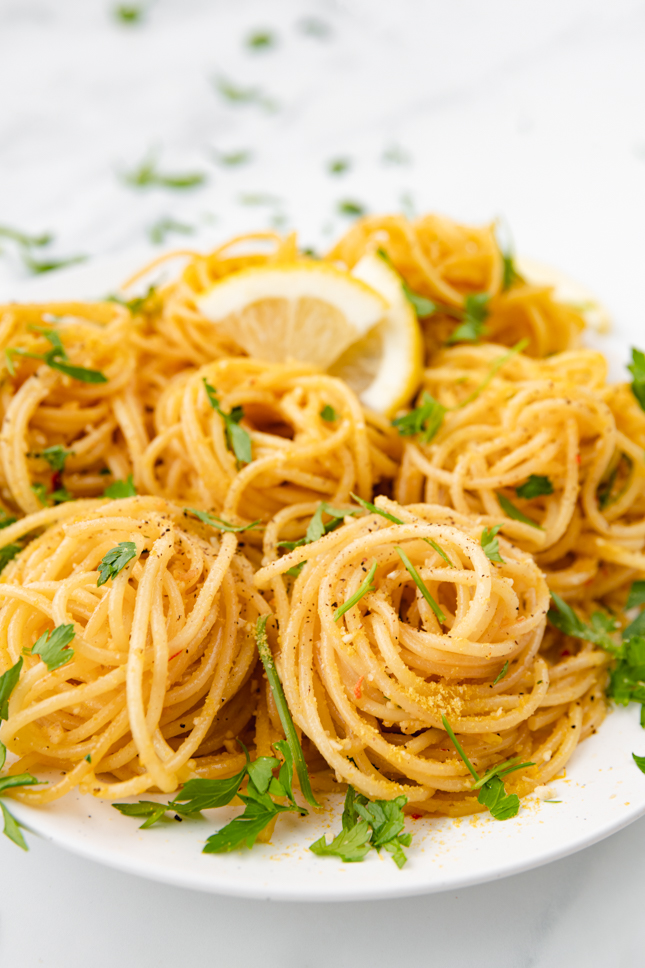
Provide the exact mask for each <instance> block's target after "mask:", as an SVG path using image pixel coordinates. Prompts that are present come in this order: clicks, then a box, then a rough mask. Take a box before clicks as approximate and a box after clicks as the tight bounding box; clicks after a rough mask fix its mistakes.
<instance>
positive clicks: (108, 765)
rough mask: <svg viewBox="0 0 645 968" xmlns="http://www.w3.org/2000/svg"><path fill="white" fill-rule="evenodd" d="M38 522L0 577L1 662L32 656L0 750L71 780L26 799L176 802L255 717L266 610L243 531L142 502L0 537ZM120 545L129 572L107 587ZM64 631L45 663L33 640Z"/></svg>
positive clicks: (48, 517)
mask: <svg viewBox="0 0 645 968" xmlns="http://www.w3.org/2000/svg"><path fill="white" fill-rule="evenodd" d="M41 528H44V531H43V533H42V534H41V535H40V537H37V538H34V539H33V540H32V541H31V542H30V543H29V544H28V545H27V546H26V547H25V548H24V550H23V551H22V552H21V553H20V554H19V555H18V556H17V557H16V558H15V559H14V561H13V562H11V564H10V565H9V566H8V567H7V568H6V569H5V571H4V572H3V575H2V581H1V582H0V600H1V601H2V608H1V609H0V629H1V630H2V631H1V639H0V658H1V662H2V665H4V666H6V667H8V666H10V665H13V664H14V663H16V662H17V661H18V660H19V659H20V657H22V658H23V661H24V668H23V670H22V674H21V678H20V682H19V684H18V685H17V687H16V689H15V690H14V692H13V694H12V697H11V701H10V705H9V718H8V720H7V722H5V723H3V725H2V741H3V742H4V743H5V744H6V746H7V747H8V748H9V749H10V750H11V751H12V752H14V753H16V754H18V755H19V757H20V760H19V761H18V764H17V767H16V768H17V769H20V768H31V767H32V766H33V765H34V764H36V765H39V766H42V767H50V768H56V770H60V769H63V770H65V771H67V772H66V774H65V776H64V777H63V779H57V781H56V782H54V783H53V784H52V785H50V786H47V787H46V788H45V789H44V790H37V791H34V790H31V789H28V790H23V791H17V794H16V795H18V796H20V797H21V798H22V799H24V800H26V801H27V802H31V803H45V802H49V801H51V800H54V799H56V798H57V797H59V796H62V795H63V794H64V793H66V792H67V791H68V790H71V789H72V788H73V787H74V786H76V785H77V784H78V785H79V786H80V788H81V790H82V791H83V792H91V793H93V794H94V795H96V796H100V797H105V798H109V799H115V798H118V797H121V796H131V795H135V796H136V795H137V794H140V793H142V792H143V791H145V790H148V789H151V788H153V789H159V790H162V791H164V792H170V791H173V790H175V789H176V788H177V786H178V784H179V783H180V782H182V781H183V780H185V779H186V778H187V777H188V776H190V775H194V769H193V768H194V766H195V762H196V761H195V760H193V759H192V758H193V757H194V756H195V755H201V756H202V757H205V758H208V757H207V756H206V755H207V754H210V753H214V752H215V751H217V750H218V749H222V754H221V758H222V759H223V760H224V761H226V760H227V757H228V759H230V758H231V757H230V756H229V754H228V752H227V750H226V748H225V743H226V741H227V740H228V739H231V738H232V737H233V736H235V735H237V734H238V733H239V731H240V730H241V729H242V728H243V727H244V725H245V723H246V722H247V721H248V720H249V719H250V718H251V717H252V715H253V711H254V701H253V697H252V694H251V693H252V689H251V683H250V681H249V680H250V676H251V672H252V670H253V668H254V665H255V661H256V651H255V644H254V635H253V629H254V624H255V621H256V619H257V617H258V615H259V614H261V613H262V612H265V611H267V606H266V604H265V602H264V600H263V599H262V597H261V596H260V595H259V594H258V592H257V591H256V590H255V589H254V587H253V584H252V569H251V566H250V564H249V562H248V561H246V559H245V558H244V557H243V556H242V555H240V554H236V540H235V536H234V535H232V534H226V535H224V536H223V537H222V538H219V537H214V536H213V532H212V529H210V528H205V527H203V526H202V525H201V524H199V523H198V522H196V521H193V520H191V519H190V518H188V517H187V516H186V515H185V514H184V512H183V510H182V509H181V508H179V507H177V506H176V505H174V504H172V503H170V502H169V501H166V500H163V499H160V498H156V497H133V498H128V499H125V500H120V501H111V502H107V501H100V502H99V501H93V502H90V501H79V502H76V503H74V504H71V505H70V504H67V505H61V506H60V507H58V508H52V509H49V510H46V511H41V512H40V513H39V514H34V515H31V516H29V517H27V518H24V519H23V520H22V521H20V522H18V523H16V524H14V525H12V526H11V527H10V528H8V529H7V530H6V532H5V534H4V535H3V538H5V537H6V540H10V541H16V540H19V539H20V537H21V536H24V535H26V534H28V533H30V532H33V531H34V530H35V529H41ZM122 543H128V544H126V545H125V548H126V550H127V551H128V554H129V555H130V558H129V559H128V562H127V564H126V565H125V566H124V567H122V568H121V570H120V571H118V574H116V575H114V576H113V577H110V578H109V579H107V580H104V581H102V582H101V578H102V576H101V572H100V570H99V564H100V562H101V561H102V559H103V558H104V556H105V555H106V554H107V553H108V552H110V551H111V549H115V548H116V549H117V550H118V549H119V548H123V547H124V545H123V544H122ZM130 559H131V560H130ZM61 625H62V626H71V627H72V629H73V633H74V636H73V639H72V641H71V645H70V649H71V652H70V659H69V660H68V661H65V653H64V652H63V653H62V656H63V664H60V665H59V666H58V667H53V668H51V669H50V668H49V666H48V664H46V662H45V661H44V660H43V659H42V658H41V656H40V655H38V654H32V653H31V646H32V644H33V643H35V642H36V641H37V640H38V639H39V637H40V636H41V635H42V634H43V633H46V632H47V631H49V630H51V629H52V627H54V628H57V627H58V626H61ZM25 646H26V648H25ZM239 753H240V751H239V750H238V751H237V754H235V753H234V754H233V759H235V758H236V757H237V759H239ZM242 760H243V757H242ZM224 765H226V764H224ZM110 774H111V775H112V776H111V777H110Z"/></svg>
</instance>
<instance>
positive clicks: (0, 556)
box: [0, 544, 22, 572]
mask: <svg viewBox="0 0 645 968" xmlns="http://www.w3.org/2000/svg"><path fill="white" fill-rule="evenodd" d="M21 551H22V547H21V546H20V545H19V544H8V545H5V546H4V548H0V572H2V571H4V569H5V568H6V567H7V565H8V564H9V562H10V561H11V560H12V559H13V558H15V557H16V555H17V554H19V553H20V552H21Z"/></svg>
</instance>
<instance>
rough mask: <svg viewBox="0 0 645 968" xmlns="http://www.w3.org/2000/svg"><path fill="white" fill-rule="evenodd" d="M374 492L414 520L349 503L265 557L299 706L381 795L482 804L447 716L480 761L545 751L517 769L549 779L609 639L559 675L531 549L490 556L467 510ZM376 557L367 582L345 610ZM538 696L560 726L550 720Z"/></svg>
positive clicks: (342, 771) (300, 717)
mask: <svg viewBox="0 0 645 968" xmlns="http://www.w3.org/2000/svg"><path fill="white" fill-rule="evenodd" d="M377 506H378V507H379V508H380V509H381V510H382V511H386V512H387V513H389V514H392V515H394V516H395V517H397V518H398V519H400V520H401V521H403V523H402V524H394V523H392V522H391V521H388V520H387V519H384V518H383V517H382V516H381V515H379V514H370V515H368V516H366V517H363V518H361V519H358V520H351V519H349V518H346V519H345V523H344V524H343V525H342V526H341V527H340V528H338V529H337V530H336V531H333V532H332V533H330V534H328V535H326V536H325V537H323V538H321V539H320V540H319V541H317V542H316V543H315V544H309V545H305V546H303V547H301V548H297V549H295V550H293V551H291V552H290V553H289V554H287V555H285V556H284V557H282V558H277V559H276V560H274V561H273V562H271V563H269V564H267V565H265V567H264V568H263V569H261V570H260V571H259V572H257V573H256V577H255V580H256V583H257V584H259V585H260V587H265V586H268V585H270V586H271V587H272V588H273V590H274V592H275V595H276V605H277V614H278V618H279V625H280V641H281V652H280V659H279V662H280V669H281V673H282V679H283V682H284V687H285V693H286V695H287V699H288V702H289V706H290V709H291V710H292V713H293V715H294V719H295V720H296V722H297V723H298V725H299V726H300V727H301V728H302V729H303V731H304V732H305V733H306V734H307V736H308V737H309V738H310V740H312V742H313V743H314V744H315V746H316V748H317V749H318V751H319V752H320V753H321V754H322V756H323V757H324V759H325V760H326V761H327V763H328V764H329V765H330V767H331V768H332V770H333V771H335V774H336V778H337V779H338V780H343V781H345V782H348V783H351V784H352V785H353V786H354V787H355V788H356V789H358V790H360V791H361V792H362V793H364V794H365V795H367V796H370V797H379V796H385V797H388V798H391V797H395V796H398V795H399V794H402V793H403V794H405V795H406V796H407V797H408V798H409V799H410V800H411V801H414V802H416V803H417V804H419V803H420V804H422V805H423V806H424V808H425V809H428V810H440V811H442V812H470V811H471V810H472V809H473V808H474V809H477V804H476V801H475V798H474V796H473V795H469V794H468V793H467V791H468V790H469V789H470V786H471V779H470V774H469V773H468V771H467V769H466V767H465V765H464V763H463V762H462V761H461V759H459V758H458V757H456V756H455V755H454V750H452V747H450V748H448V747H449V744H448V741H447V735H446V732H445V731H444V729H443V723H442V717H443V716H446V717H447V718H448V720H449V722H450V725H451V726H452V728H453V729H454V731H455V733H457V734H458V735H460V738H461V739H462V741H463V745H464V747H465V748H466V750H467V752H468V755H469V756H470V757H471V759H472V760H473V762H474V763H475V764H476V768H477V769H481V770H482V771H483V770H485V769H486V768H487V767H488V766H490V765H492V764H493V763H495V762H500V761H502V760H503V759H505V758H507V757H508V756H510V755H512V754H517V755H521V756H522V758H523V759H526V760H531V761H533V762H534V763H535V766H533V767H529V768H527V769H525V770H523V771H518V775H517V776H516V775H515V774H514V775H513V783H514V784H515V786H516V788H518V789H520V788H521V789H523V790H524V792H527V791H528V789H530V788H532V787H533V786H535V785H537V784H538V783H543V782H545V781H546V779H548V778H549V777H551V776H553V775H555V774H556V773H557V772H558V770H559V769H560V767H561V765H562V764H563V763H564V762H566V759H567V758H568V756H570V754H571V750H572V748H573V746H575V744H576V743H577V741H578V739H579V738H580V735H581V732H582V729H583V720H584V719H585V716H586V719H587V721H588V722H591V720H592V719H593V717H595V716H597V715H601V713H599V712H598V710H599V708H600V707H602V701H601V700H600V696H598V700H599V701H598V702H597V703H596V705H595V707H594V705H593V702H591V703H587V705H591V707H592V709H591V710H590V711H588V712H587V711H586V708H583V705H584V704H583V703H581V701H580V700H581V697H583V696H585V695H586V694H588V693H589V692H590V690H591V691H593V690H594V689H596V691H597V688H598V674H599V673H598V670H599V669H602V668H603V667H604V665H605V663H606V656H605V654H604V653H602V652H599V651H598V652H594V651H593V650H590V651H589V655H587V654H586V653H585V656H586V657H585V658H584V659H583V660H581V662H580V663H579V665H580V668H578V667H575V668H574V669H573V671H572V672H568V671H567V667H566V666H565V667H564V668H563V669H562V674H561V675H558V671H557V663H555V668H554V670H553V671H554V672H555V678H554V680H553V685H552V675H553V672H552V671H551V663H550V662H548V661H547V659H546V658H545V657H544V656H543V655H541V654H540V651H539V650H540V645H541V643H542V640H543V636H544V631H545V623H546V613H547V609H548V607H549V592H548V588H547V585H546V582H545V580H544V578H543V576H542V574H541V572H540V569H539V568H538V567H537V565H536V564H535V562H534V561H533V558H532V557H531V555H529V554H527V553H526V552H523V551H521V550H519V549H518V548H515V547H513V546H512V545H511V544H510V543H509V542H507V541H505V540H504V539H501V540H500V541H499V550H500V552H501V554H500V558H501V559H502V560H501V561H500V563H493V561H491V560H490V559H489V558H488V557H487V555H486V553H485V551H484V549H483V548H482V544H481V542H480V537H481V533H482V525H481V523H479V522H478V521H477V519H476V518H474V517H472V516H470V517H467V516H464V515H460V514H456V513H454V512H451V511H449V510H448V509H445V508H441V507H437V506H428V505H418V506H413V507H411V508H403V507H401V506H399V505H397V504H395V503H394V502H391V501H388V500H387V499H385V498H377ZM399 549H400V551H402V552H403V555H404V556H406V557H407V559H408V562H409V564H410V565H411V566H412V568H413V569H415V570H416V573H417V575H418V577H419V579H420V580H421V582H422V583H423V584H424V586H425V589H426V590H427V592H428V593H429V595H430V596H431V598H432V600H433V602H434V605H430V604H429V603H428V600H427V599H426V597H425V596H424V594H423V593H422V592H421V590H420V589H419V587H417V584H416V582H415V580H414V577H413V575H412V573H411V571H410V570H409V569H408V567H407V564H406V563H405V562H404V561H403V556H402V555H400V554H399ZM304 559H306V561H307V564H306V565H305V567H304V568H303V570H302V572H301V573H300V575H299V577H298V578H297V579H296V581H295V583H294V584H293V587H292V589H291V591H290V593H289V594H288V595H287V594H286V593H285V591H284V588H283V590H282V594H281V589H280V584H281V583H282V582H284V578H283V577H282V576H283V575H284V573H285V571H286V570H287V569H288V568H290V567H293V565H294V564H296V563H297V562H298V561H302V560H304ZM374 562H376V570H375V573H374V575H373V578H372V581H371V583H370V587H369V589H368V591H367V593H365V594H364V595H363V596H362V597H361V598H360V600H359V601H358V602H357V604H355V605H354V606H353V607H351V608H349V609H348V610H347V611H345V612H344V614H342V615H341V616H339V614H338V610H339V609H342V607H343V605H344V604H345V603H347V602H348V601H349V600H351V599H352V596H353V595H355V594H356V592H357V591H358V590H359V588H360V587H361V584H362V583H364V581H365V580H366V575H367V574H368V573H369V574H371V573H372V572H371V565H372V564H373V563H374ZM435 606H436V607H435ZM551 641H552V639H551ZM563 704H564V705H563ZM553 707H555V708H556V713H555V717H553V716H552V715H551V709H552V708H553ZM543 709H548V715H547V717H546V724H550V723H551V722H552V721H553V719H554V718H555V719H556V720H557V724H556V727H555V729H547V730H546V731H544V725H545V724H543V723H542V722H541V720H540V719H539V714H540V711H541V710H543ZM536 715H537V716H538V719H537V720H536V719H535V717H536ZM594 722H595V720H594ZM565 723H566V728H565V725H564V724H565ZM571 726H574V727H576V729H577V734H576V736H575V739H574V740H572V739H571V737H572V736H573V731H572V730H571V728H570V727H571ZM572 743H573V746H572Z"/></svg>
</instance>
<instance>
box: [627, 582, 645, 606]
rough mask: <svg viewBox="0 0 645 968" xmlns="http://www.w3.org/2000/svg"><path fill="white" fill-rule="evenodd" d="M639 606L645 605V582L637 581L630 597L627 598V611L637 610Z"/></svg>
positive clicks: (630, 591) (630, 592)
mask: <svg viewBox="0 0 645 968" xmlns="http://www.w3.org/2000/svg"><path fill="white" fill-rule="evenodd" d="M639 605H645V581H642V580H640V581H635V582H633V583H632V587H631V588H630V589H629V595H628V596H627V602H626V603H625V609H626V610H628V609H630V608H637V607H638V606H639Z"/></svg>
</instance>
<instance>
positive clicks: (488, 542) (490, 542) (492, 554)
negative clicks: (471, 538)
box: [480, 524, 504, 565]
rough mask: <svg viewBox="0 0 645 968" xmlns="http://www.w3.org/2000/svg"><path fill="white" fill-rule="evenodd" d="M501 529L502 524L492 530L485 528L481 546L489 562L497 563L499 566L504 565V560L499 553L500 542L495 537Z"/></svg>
mask: <svg viewBox="0 0 645 968" xmlns="http://www.w3.org/2000/svg"><path fill="white" fill-rule="evenodd" d="M501 527H502V526H501V524H496V525H495V526H494V527H492V528H484V530H483V531H482V536H481V538H480V544H481V546H482V548H483V549H484V554H485V555H486V557H487V558H488V560H489V561H496V562H498V564H500V565H503V564H504V559H503V558H502V556H501V554H500V553H499V540H498V539H497V538H496V537H495V535H496V534H497V533H498V532H499V531H500V529H501Z"/></svg>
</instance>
